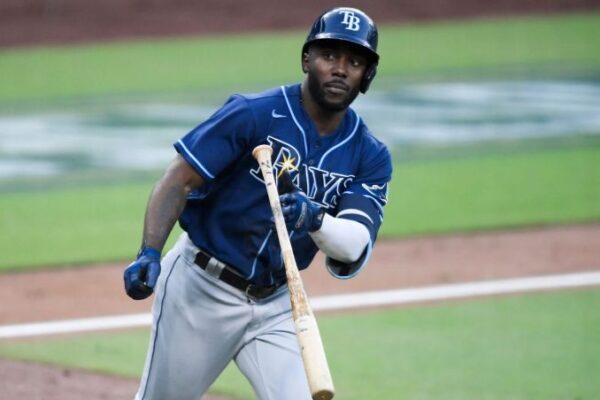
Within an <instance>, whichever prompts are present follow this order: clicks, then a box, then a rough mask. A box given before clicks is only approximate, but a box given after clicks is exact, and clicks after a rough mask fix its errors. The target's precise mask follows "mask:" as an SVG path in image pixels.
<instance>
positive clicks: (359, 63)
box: [350, 57, 366, 68]
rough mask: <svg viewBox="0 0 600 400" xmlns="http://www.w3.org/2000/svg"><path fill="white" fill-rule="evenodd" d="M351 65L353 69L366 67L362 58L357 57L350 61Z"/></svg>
mask: <svg viewBox="0 0 600 400" xmlns="http://www.w3.org/2000/svg"><path fill="white" fill-rule="evenodd" d="M350 65H352V66H353V67H356V68H358V67H362V66H363V65H366V61H365V60H364V59H362V58H356V57H352V58H351V59H350Z"/></svg>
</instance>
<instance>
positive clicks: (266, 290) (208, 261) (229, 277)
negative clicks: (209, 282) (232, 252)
mask: <svg viewBox="0 0 600 400" xmlns="http://www.w3.org/2000/svg"><path fill="white" fill-rule="evenodd" d="M194 262H195V263H196V265H197V266H199V267H200V268H202V269H203V270H205V271H206V272H208V274H209V275H212V276H214V277H215V278H217V279H220V280H221V281H223V282H225V283H227V284H228V285H230V286H233V287H234V288H236V289H239V290H241V291H242V292H244V293H245V294H246V295H247V296H250V297H252V298H255V299H264V298H266V297H269V296H270V295H272V294H273V293H275V291H276V290H277V289H278V288H280V287H281V286H282V285H283V284H284V283H285V282H281V283H278V284H275V285H271V286H257V285H255V284H253V283H252V282H250V281H248V280H246V279H245V278H244V277H243V276H241V275H240V274H239V273H237V272H236V271H235V270H234V269H233V268H231V267H230V266H229V265H227V264H225V263H223V262H221V261H219V260H217V259H216V258H214V257H212V256H210V255H209V254H206V253H205V252H203V251H202V250H200V251H199V252H198V254H196V259H195V260H194Z"/></svg>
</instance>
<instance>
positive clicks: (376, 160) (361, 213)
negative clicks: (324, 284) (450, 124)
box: [325, 145, 392, 279]
mask: <svg viewBox="0 0 600 400" xmlns="http://www.w3.org/2000/svg"><path fill="white" fill-rule="evenodd" d="M391 178H392V161H391V156H390V154H389V152H388V151H387V149H386V148H385V147H384V146H383V145H382V147H381V148H380V150H379V151H378V152H376V153H375V154H373V155H372V157H371V158H369V159H367V160H366V161H365V163H364V167H363V168H362V169H361V171H360V173H359V174H358V175H357V177H356V178H355V179H354V180H353V181H352V183H351V184H350V185H349V186H348V187H347V188H346V190H345V191H344V192H343V193H342V196H341V199H340V203H339V207H338V211H337V215H336V217H337V218H345V219H349V220H352V221H356V222H359V223H361V224H363V225H364V226H365V227H366V228H367V229H368V231H369V235H370V240H369V243H368V244H367V247H366V248H365V250H364V251H363V253H362V255H361V256H360V257H359V259H358V260H356V261H355V262H353V263H343V262H341V261H338V260H334V259H332V258H331V257H326V261H325V264H326V266H327V270H328V271H329V272H330V273H331V274H332V275H333V276H334V277H336V278H339V279H349V278H352V277H354V276H356V275H357V274H358V273H359V272H360V271H361V270H362V268H363V267H364V266H365V265H366V264H367V262H368V260H369V258H370V256H371V250H372V248H373V244H374V243H375V240H376V239H377V232H378V231H379V227H380V226H381V223H382V222H383V209H384V207H385V205H386V203H387V196H388V184H389V182H390V180H391Z"/></svg>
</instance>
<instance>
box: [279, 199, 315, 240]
mask: <svg viewBox="0 0 600 400" xmlns="http://www.w3.org/2000/svg"><path fill="white" fill-rule="evenodd" d="M279 201H280V202H281V211H282V213H283V218H284V219H285V224H286V225H287V228H288V230H296V231H308V232H314V231H317V230H319V229H320V228H321V225H322V224H323V217H324V216H325V209H324V208H322V207H320V206H319V205H317V204H315V203H313V202H312V201H310V199H309V198H308V197H307V196H306V195H305V194H304V193H303V192H302V191H300V190H295V191H293V192H291V193H285V194H282V195H281V196H279Z"/></svg>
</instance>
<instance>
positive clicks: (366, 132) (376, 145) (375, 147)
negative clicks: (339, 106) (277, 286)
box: [350, 109, 389, 153]
mask: <svg viewBox="0 0 600 400" xmlns="http://www.w3.org/2000/svg"><path fill="white" fill-rule="evenodd" d="M350 111H351V113H353V118H356V119H357V123H358V126H357V129H356V130H357V137H358V139H359V140H360V141H361V142H362V145H363V147H365V148H366V149H368V150H371V151H377V152H384V153H389V151H388V148H387V145H386V144H385V143H384V142H383V141H382V140H381V139H379V138H378V137H377V136H376V135H375V134H374V133H373V131H371V129H370V128H369V127H368V125H367V123H366V122H365V121H364V119H362V118H361V117H360V116H359V115H358V113H356V111H354V110H353V109H350Z"/></svg>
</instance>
